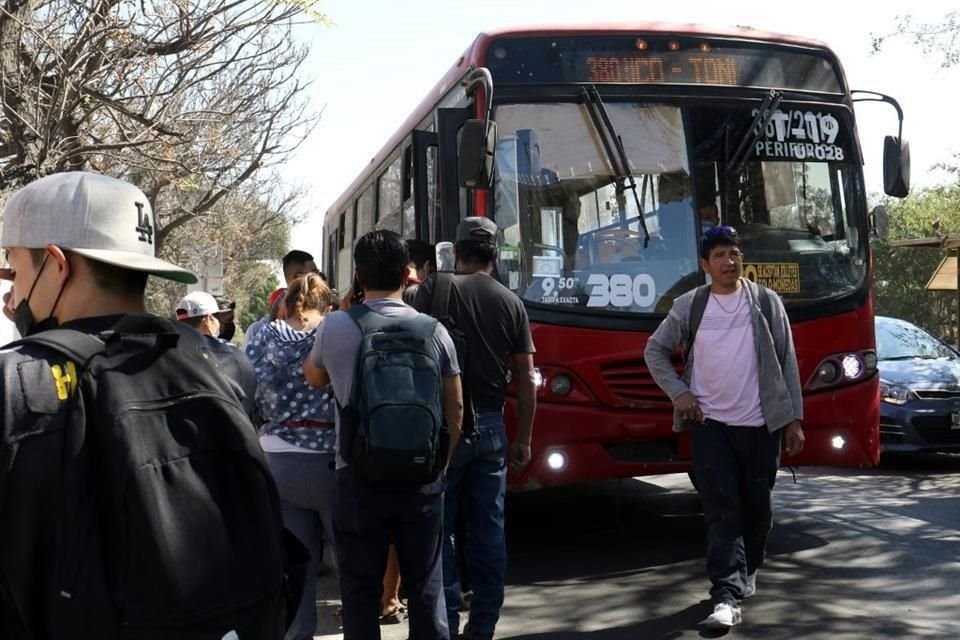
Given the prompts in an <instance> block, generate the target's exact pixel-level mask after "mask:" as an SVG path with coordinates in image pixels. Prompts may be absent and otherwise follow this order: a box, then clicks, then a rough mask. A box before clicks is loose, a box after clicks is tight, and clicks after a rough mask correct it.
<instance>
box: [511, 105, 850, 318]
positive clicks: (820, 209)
mask: <svg viewBox="0 0 960 640" xmlns="http://www.w3.org/2000/svg"><path fill="white" fill-rule="evenodd" d="M606 111H607V113H608V114H609V118H610V122H611V124H612V127H613V129H614V130H615V132H616V134H617V136H618V137H619V138H620V140H621V141H622V144H623V148H624V152H625V154H624V155H625V156H626V158H627V160H628V162H629V168H630V174H631V175H632V177H633V183H634V184H635V187H634V188H635V189H636V195H637V197H634V194H633V193H631V191H630V183H631V181H630V180H629V178H628V177H627V176H623V175H619V176H618V172H617V171H616V170H615V169H614V167H613V166H611V160H610V157H609V153H608V152H607V150H606V149H605V147H604V144H603V141H602V138H601V135H602V134H601V132H599V131H598V130H597V129H596V127H595V126H594V123H593V121H592V120H591V118H590V115H589V112H588V110H587V108H586V107H585V106H584V105H582V104H572V103H539V104H507V105H500V106H499V107H498V108H497V111H496V120H497V125H498V129H499V141H498V145H497V156H496V162H497V175H496V184H495V219H496V221H497V223H498V225H499V226H500V228H501V230H502V233H503V237H502V240H501V252H500V263H499V265H498V271H499V274H500V278H501V280H502V281H503V283H504V284H505V285H506V286H507V287H509V288H510V289H511V290H513V291H515V292H516V293H517V294H518V295H519V296H521V297H522V298H523V299H524V300H525V301H527V302H528V303H530V304H533V305H538V306H539V305H543V306H545V307H549V308H553V309H556V310H566V311H577V310H579V311H580V312H601V313H620V314H622V313H665V312H666V311H668V310H669V308H670V305H671V304H672V302H673V300H674V299H675V298H676V297H677V296H678V295H680V294H681V293H683V292H685V291H688V290H689V289H691V288H693V287H695V286H697V285H698V284H700V283H702V282H703V281H704V276H703V274H702V273H701V272H700V270H699V262H698V259H699V239H700V236H701V234H702V232H703V231H704V230H706V229H707V228H709V227H710V226H712V225H715V224H725V225H730V226H733V227H735V228H736V229H737V230H738V232H739V234H740V237H741V240H742V242H743V250H744V254H745V265H744V271H745V273H744V275H745V276H746V277H748V278H750V279H752V280H754V281H757V282H760V283H762V284H764V285H766V286H768V287H770V288H772V289H774V290H775V291H777V292H778V293H779V294H781V296H782V297H783V299H784V302H785V303H786V304H787V305H788V306H791V305H798V304H804V303H806V302H810V301H813V300H821V299H826V298H832V297H835V296H838V295H843V294H846V293H849V292H851V291H853V290H855V289H856V288H858V287H860V286H862V285H863V283H864V280H865V277H866V246H865V240H866V228H865V225H866V220H865V215H864V211H865V209H864V204H863V202H864V201H863V194H862V186H861V181H860V178H859V172H858V169H857V166H856V164H855V163H853V162H851V161H850V159H851V157H852V153H851V149H850V140H851V136H850V135H849V132H848V131H847V130H846V129H845V127H843V126H841V123H843V122H844V119H843V117H842V116H841V114H834V113H829V112H826V111H824V110H819V111H817V110H814V111H805V110H803V111H796V110H791V109H789V108H788V107H785V106H781V107H780V108H779V109H778V110H777V111H776V112H775V113H774V117H773V118H771V119H770V122H769V126H768V127H767V130H766V131H764V132H763V133H762V134H761V135H760V136H759V137H758V138H757V139H756V141H755V143H754V144H753V145H751V148H750V149H749V151H748V155H747V156H746V157H745V158H744V159H743V160H742V161H740V162H733V163H731V162H729V160H730V156H731V155H732V154H733V150H734V149H736V148H737V146H738V145H739V144H740V141H741V140H742V139H743V137H744V136H746V134H747V132H748V130H749V127H750V125H751V124H752V123H753V122H754V120H755V115H756V114H755V113H754V112H753V111H752V110H751V108H743V107H741V108H739V109H738V108H728V109H716V108H713V107H711V108H705V107H690V108H687V109H684V108H681V107H678V106H671V105H660V104H647V103H630V102H607V103H606ZM641 219H642V221H643V223H645V226H646V230H647V232H648V233H649V239H647V237H646V234H645V233H644V228H643V227H644V224H642V223H641Z"/></svg>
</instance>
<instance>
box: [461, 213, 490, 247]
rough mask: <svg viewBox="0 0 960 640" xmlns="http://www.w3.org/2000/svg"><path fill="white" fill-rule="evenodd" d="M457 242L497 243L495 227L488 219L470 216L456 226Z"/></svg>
mask: <svg viewBox="0 0 960 640" xmlns="http://www.w3.org/2000/svg"><path fill="white" fill-rule="evenodd" d="M456 241H457V242H470V241H472V242H489V243H490V244H496V242H497V225H496V223H494V221H493V220H491V219H490V218H483V217H480V216H470V217H469V218H464V219H463V220H461V221H460V224H458V225H457V240H456Z"/></svg>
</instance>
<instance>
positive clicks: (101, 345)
mask: <svg viewBox="0 0 960 640" xmlns="http://www.w3.org/2000/svg"><path fill="white" fill-rule="evenodd" d="M31 344H33V345H39V346H42V347H46V348H48V349H52V350H54V351H56V352H57V353H60V354H63V355H65V356H67V357H68V358H70V359H71V360H73V361H75V362H76V363H77V365H78V366H79V367H80V368H86V366H87V365H88V364H89V363H90V361H91V360H92V359H93V358H94V357H95V356H97V355H99V354H101V353H105V352H106V348H107V345H106V343H105V342H104V341H103V340H101V339H100V338H98V337H96V336H92V335H90V334H89V333H83V332H82V331H77V330H75V329H49V330H47V331H42V332H40V333H37V334H34V335H32V336H27V337H25V338H20V339H19V340H15V341H13V342H11V343H10V344H8V345H7V346H6V348H11V347H19V346H22V345H31Z"/></svg>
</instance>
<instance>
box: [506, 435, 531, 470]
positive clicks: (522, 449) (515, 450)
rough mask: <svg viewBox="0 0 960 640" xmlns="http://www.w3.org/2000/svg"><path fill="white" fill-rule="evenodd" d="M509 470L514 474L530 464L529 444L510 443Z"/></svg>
mask: <svg viewBox="0 0 960 640" xmlns="http://www.w3.org/2000/svg"><path fill="white" fill-rule="evenodd" d="M509 457H510V470H511V471H513V472H514V473H519V472H521V471H523V470H524V469H525V468H526V467H527V465H528V464H530V444H529V443H527V442H519V441H514V442H511V443H510V454H509Z"/></svg>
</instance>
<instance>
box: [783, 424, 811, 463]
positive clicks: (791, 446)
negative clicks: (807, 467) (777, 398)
mask: <svg viewBox="0 0 960 640" xmlns="http://www.w3.org/2000/svg"><path fill="white" fill-rule="evenodd" d="M805 441H806V437H805V436H804V435H803V427H802V426H800V421H799V420H794V421H793V422H791V423H790V424H788V425H787V426H786V427H784V432H783V452H784V453H786V454H787V455H788V456H795V455H799V454H800V452H802V451H803V443H804V442H805Z"/></svg>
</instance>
